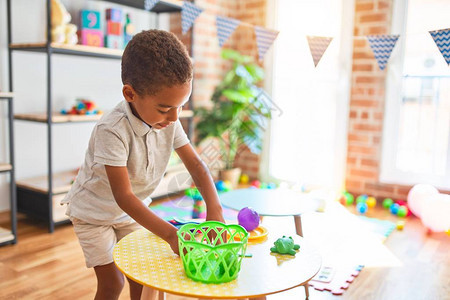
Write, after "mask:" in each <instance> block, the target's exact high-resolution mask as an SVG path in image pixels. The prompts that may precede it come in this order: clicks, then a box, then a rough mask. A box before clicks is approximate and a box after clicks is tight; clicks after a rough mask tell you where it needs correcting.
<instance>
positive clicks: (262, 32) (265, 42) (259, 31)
mask: <svg viewBox="0 0 450 300" xmlns="http://www.w3.org/2000/svg"><path fill="white" fill-rule="evenodd" d="M278 33H280V32H279V31H275V30H270V29H267V28H264V27H260V26H255V34H256V45H257V46H258V53H259V59H260V60H262V59H263V58H264V55H266V52H267V50H269V48H270V46H272V43H273V41H274V40H275V39H276V38H277V36H278Z"/></svg>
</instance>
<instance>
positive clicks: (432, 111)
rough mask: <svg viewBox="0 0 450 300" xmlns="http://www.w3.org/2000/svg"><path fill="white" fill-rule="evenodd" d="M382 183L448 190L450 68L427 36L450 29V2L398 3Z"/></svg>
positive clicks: (388, 93) (389, 79)
mask: <svg viewBox="0 0 450 300" xmlns="http://www.w3.org/2000/svg"><path fill="white" fill-rule="evenodd" d="M395 10H396V11H394V14H393V33H400V34H401V36H400V39H399V42H398V45H397V46H396V47H398V48H397V49H394V51H393V53H392V57H391V60H390V62H389V67H388V74H387V82H386V91H387V93H386V116H385V123H384V133H383V156H382V172H381V181H383V182H388V183H400V184H416V183H430V184H433V185H435V186H436V187H440V188H444V189H450V68H449V67H448V65H447V63H446V62H445V60H444V58H443V56H442V54H441V53H440V51H439V50H438V48H437V46H436V44H435V42H434V40H433V39H432V37H431V36H430V34H429V33H428V31H430V30H437V29H445V28H449V27H450V19H449V16H450V1H448V0H409V1H407V3H405V1H399V0H397V1H396V7H395Z"/></svg>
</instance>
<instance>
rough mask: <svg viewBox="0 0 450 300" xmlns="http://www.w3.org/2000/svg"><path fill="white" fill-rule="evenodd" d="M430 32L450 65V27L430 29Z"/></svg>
mask: <svg viewBox="0 0 450 300" xmlns="http://www.w3.org/2000/svg"><path fill="white" fill-rule="evenodd" d="M430 34H431V37H432V38H433V40H434V42H435V43H436V45H437V46H438V48H439V51H441V53H442V56H443V57H444V59H445V61H446V62H447V65H450V28H447V29H440V30H434V31H430Z"/></svg>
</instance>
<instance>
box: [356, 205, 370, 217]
mask: <svg viewBox="0 0 450 300" xmlns="http://www.w3.org/2000/svg"><path fill="white" fill-rule="evenodd" d="M367 208H368V206H367V203H365V202H360V203H358V204H356V210H357V211H358V212H359V213H361V214H364V213H366V211H367Z"/></svg>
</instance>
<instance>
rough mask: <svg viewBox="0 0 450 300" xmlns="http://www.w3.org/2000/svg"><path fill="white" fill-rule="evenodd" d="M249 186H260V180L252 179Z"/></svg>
mask: <svg viewBox="0 0 450 300" xmlns="http://www.w3.org/2000/svg"><path fill="white" fill-rule="evenodd" d="M251 186H254V187H255V188H258V189H259V188H260V186H261V182H260V181H259V180H253V181H252V183H251Z"/></svg>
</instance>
